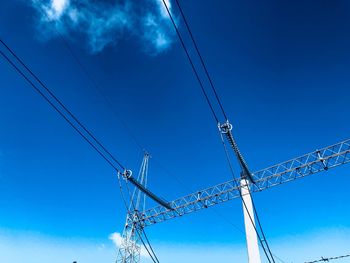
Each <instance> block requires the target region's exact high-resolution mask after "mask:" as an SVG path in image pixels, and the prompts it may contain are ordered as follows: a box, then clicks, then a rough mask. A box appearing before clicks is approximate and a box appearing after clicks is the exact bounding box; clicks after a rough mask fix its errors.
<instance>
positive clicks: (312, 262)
mask: <svg viewBox="0 0 350 263" xmlns="http://www.w3.org/2000/svg"><path fill="white" fill-rule="evenodd" d="M347 257H350V254H349V255H344V256H338V257H331V258H324V257H321V259H319V260H314V261H307V262H305V263H316V262H328V261H331V260H335V259H342V258H347Z"/></svg>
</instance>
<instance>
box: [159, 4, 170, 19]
mask: <svg viewBox="0 0 350 263" xmlns="http://www.w3.org/2000/svg"><path fill="white" fill-rule="evenodd" d="M164 2H165V4H166V5H167V7H168V10H169V12H170V13H171V2H170V0H164ZM164 2H163V0H157V4H158V8H159V11H160V14H161V15H162V17H163V18H168V17H169V14H168V10H167V8H166V7H165V5H164Z"/></svg>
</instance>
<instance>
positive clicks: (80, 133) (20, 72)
mask: <svg viewBox="0 0 350 263" xmlns="http://www.w3.org/2000/svg"><path fill="white" fill-rule="evenodd" d="M0 54H1V56H2V57H3V58H4V59H5V60H6V61H7V62H8V63H9V64H10V65H11V66H12V67H13V68H14V69H15V70H16V71H17V72H18V73H19V74H20V75H21V76H22V77H23V78H24V79H25V80H26V81H27V82H28V83H29V84H30V86H31V87H32V88H33V89H34V90H35V91H36V92H38V93H39V94H40V95H41V96H42V97H43V98H44V99H45V100H46V101H47V102H48V103H49V104H50V106H52V107H53V108H54V110H55V111H56V112H57V113H58V114H59V115H60V116H61V117H62V118H63V119H64V120H65V121H66V122H67V123H68V124H69V125H70V126H71V127H72V128H73V129H74V130H75V131H76V132H77V133H78V134H79V135H80V136H82V137H83V139H84V140H85V141H86V142H87V143H88V144H89V145H90V146H91V147H92V148H93V149H94V150H95V151H96V152H97V153H98V154H99V155H100V156H101V157H102V158H103V159H104V160H105V161H106V162H107V163H108V164H109V165H111V166H112V167H113V168H114V169H115V170H117V171H118V170H119V169H118V168H117V166H115V165H114V164H113V163H112V162H111V161H110V160H109V159H108V158H107V157H106V156H105V155H104V153H102V151H100V150H99V149H98V148H97V147H96V146H95V145H94V144H93V143H92V142H91V141H90V140H89V139H88V138H87V136H85V135H84V134H83V133H82V132H81V131H80V130H79V129H78V128H77V127H76V126H75V125H74V123H73V122H72V121H71V120H69V119H68V118H67V117H66V116H65V115H64V114H63V113H62V112H61V111H60V109H58V107H57V106H56V105H54V104H53V103H52V102H51V101H50V99H49V98H48V97H47V96H46V95H45V94H44V93H43V92H42V91H41V90H40V89H39V88H38V87H37V86H36V85H35V84H34V83H33V82H32V81H31V80H30V79H29V78H28V77H27V76H26V75H25V74H24V73H23V71H21V70H20V69H19V68H18V67H17V66H16V65H15V64H14V63H13V62H12V61H11V60H10V58H9V57H8V56H7V55H6V54H5V53H3V52H2V51H1V50H0Z"/></svg>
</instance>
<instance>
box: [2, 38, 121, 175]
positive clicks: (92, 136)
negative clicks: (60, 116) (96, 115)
mask: <svg viewBox="0 0 350 263" xmlns="http://www.w3.org/2000/svg"><path fill="white" fill-rule="evenodd" d="M0 42H1V44H3V46H5V47H6V49H7V50H8V51H9V52H10V53H11V54H12V55H13V56H14V57H15V58H16V59H17V61H19V62H20V64H21V65H22V66H23V67H24V68H25V69H26V70H27V71H28V72H29V73H30V75H32V76H33V77H34V79H35V80H36V81H38V82H39V83H40V85H41V86H42V87H43V88H44V89H45V90H46V91H47V92H48V93H49V94H50V95H51V96H52V97H53V98H54V100H55V101H56V102H57V103H58V104H59V105H60V106H61V107H62V108H63V109H64V110H65V111H66V112H67V113H68V115H69V116H71V117H72V118H73V120H74V121H76V122H77V123H78V124H79V125H80V126H81V128H83V130H84V131H85V132H86V133H87V134H88V135H89V136H90V137H91V138H92V139H93V140H94V141H95V142H96V143H97V144H98V145H99V146H100V147H101V148H102V149H103V150H104V151H105V152H106V153H107V154H108V155H109V156H110V157H111V158H112V159H113V161H115V162H116V163H117V164H118V165H119V166H120V167H121V168H122V170H125V167H124V166H123V165H122V164H121V163H120V162H119V161H118V160H117V159H116V158H115V157H114V156H113V155H112V154H111V153H110V152H109V151H108V150H107V149H106V147H105V146H104V145H102V143H100V142H99V141H98V140H97V138H96V137H95V136H94V135H93V134H92V133H91V132H90V131H89V130H88V129H87V128H86V127H85V126H84V125H83V124H82V123H81V122H80V121H79V120H78V118H77V117H76V116H75V115H74V114H73V113H72V112H71V111H70V110H69V109H68V108H67V107H66V106H65V105H64V104H63V103H62V102H61V101H60V100H59V99H58V98H57V97H56V96H55V94H53V93H52V92H51V90H50V89H49V88H48V87H47V86H46V85H45V84H44V83H43V82H42V81H41V80H40V79H39V78H38V77H37V76H36V75H35V74H34V73H33V72H32V71H31V70H30V69H29V68H28V67H27V65H26V64H25V63H24V62H23V61H22V60H21V59H20V58H19V57H18V56H17V55H16V54H15V52H14V51H12V49H11V48H10V47H9V46H8V45H7V44H6V43H5V42H4V41H3V40H2V39H0Z"/></svg>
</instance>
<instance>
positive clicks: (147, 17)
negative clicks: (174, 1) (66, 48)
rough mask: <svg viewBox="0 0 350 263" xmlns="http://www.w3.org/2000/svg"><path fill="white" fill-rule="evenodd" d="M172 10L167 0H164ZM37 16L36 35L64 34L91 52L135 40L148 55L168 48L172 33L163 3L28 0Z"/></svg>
mask: <svg viewBox="0 0 350 263" xmlns="http://www.w3.org/2000/svg"><path fill="white" fill-rule="evenodd" d="M166 3H167V5H168V7H169V8H170V10H171V2H170V0H166ZM31 5H32V6H33V7H34V9H35V10H36V11H37V12H36V13H37V14H38V30H37V31H38V33H39V34H40V36H41V37H42V38H44V39H50V38H54V37H57V36H58V35H59V34H63V35H65V36H66V37H68V38H70V39H79V40H80V39H83V40H84V41H86V43H87V45H86V46H87V47H88V50H89V51H90V52H91V53H98V52H101V51H102V50H103V49H104V48H106V47H107V46H116V44H117V43H118V42H119V41H120V40H121V39H122V38H127V39H136V40H138V42H139V43H140V46H141V47H142V49H143V50H145V51H146V52H147V53H149V54H158V53H161V52H164V51H166V50H167V49H169V48H170V46H171V44H172V42H173V37H174V31H173V29H172V27H171V24H170V20H169V17H168V13H167V10H166V9H165V7H164V4H163V0H145V1H133V0H120V1H114V3H111V2H110V1H109V2H108V1H92V0H44V1H42V0H31Z"/></svg>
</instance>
